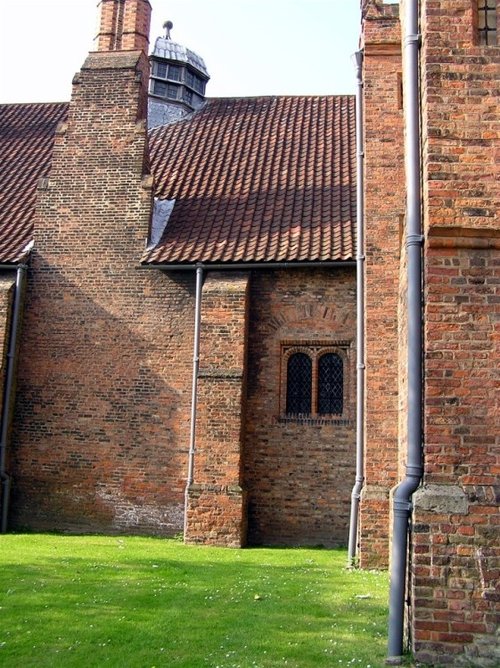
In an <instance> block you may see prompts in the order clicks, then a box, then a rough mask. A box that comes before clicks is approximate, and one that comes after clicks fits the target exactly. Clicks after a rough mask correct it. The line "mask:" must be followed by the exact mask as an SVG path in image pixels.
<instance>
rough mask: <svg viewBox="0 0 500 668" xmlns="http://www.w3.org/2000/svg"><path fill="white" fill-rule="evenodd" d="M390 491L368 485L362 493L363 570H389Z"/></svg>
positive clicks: (378, 486) (361, 546)
mask: <svg viewBox="0 0 500 668" xmlns="http://www.w3.org/2000/svg"><path fill="white" fill-rule="evenodd" d="M389 514H390V513H389V490H388V489H386V488H385V487H382V486H381V485H367V486H366V487H364V488H363V490H362V492H361V502H360V534H361V539H360V546H359V565H360V567H361V568H387V566H388V563H389Z"/></svg>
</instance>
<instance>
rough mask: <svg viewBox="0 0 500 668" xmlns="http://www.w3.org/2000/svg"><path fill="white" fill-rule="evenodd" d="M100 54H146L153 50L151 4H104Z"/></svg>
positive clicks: (137, 0)
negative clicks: (115, 52)
mask: <svg viewBox="0 0 500 668" xmlns="http://www.w3.org/2000/svg"><path fill="white" fill-rule="evenodd" d="M98 7H99V10H100V18H99V32H98V34H97V37H96V38H95V47H96V51H144V53H146V54H147V52H148V47H149V27H150V22H151V5H150V3H149V0H100V2H99V5H98Z"/></svg>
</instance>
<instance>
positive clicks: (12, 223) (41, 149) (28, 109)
mask: <svg viewBox="0 0 500 668" xmlns="http://www.w3.org/2000/svg"><path fill="white" fill-rule="evenodd" d="M67 109H68V105H67V104H63V103H61V104H5V105H0V262H5V263H14V262H19V261H21V260H23V259H24V258H25V257H26V255H27V253H28V249H27V247H28V244H29V243H30V242H31V240H32V237H33V216H34V213H35V200H36V191H37V184H38V181H39V179H40V178H43V177H46V176H48V173H49V170H50V162H51V156H52V147H53V144H54V133H55V129H56V126H57V124H58V123H59V122H60V121H61V120H64V119H65V117H66V113H67Z"/></svg>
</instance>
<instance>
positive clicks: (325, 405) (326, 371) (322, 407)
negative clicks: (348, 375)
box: [318, 353, 344, 415]
mask: <svg viewBox="0 0 500 668" xmlns="http://www.w3.org/2000/svg"><path fill="white" fill-rule="evenodd" d="M343 409H344V365H343V362H342V358H341V357H340V355H336V354H335V353H326V354H325V355H321V357H320V358H319V363H318V413H319V414H320V415H327V414H340V413H342V411H343Z"/></svg>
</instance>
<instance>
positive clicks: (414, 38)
mask: <svg viewBox="0 0 500 668" xmlns="http://www.w3.org/2000/svg"><path fill="white" fill-rule="evenodd" d="M404 44H405V46H410V45H411V44H416V45H417V46H420V45H421V44H422V35H421V34H420V33H418V32H417V33H413V34H410V35H406V37H405V40H404Z"/></svg>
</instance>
